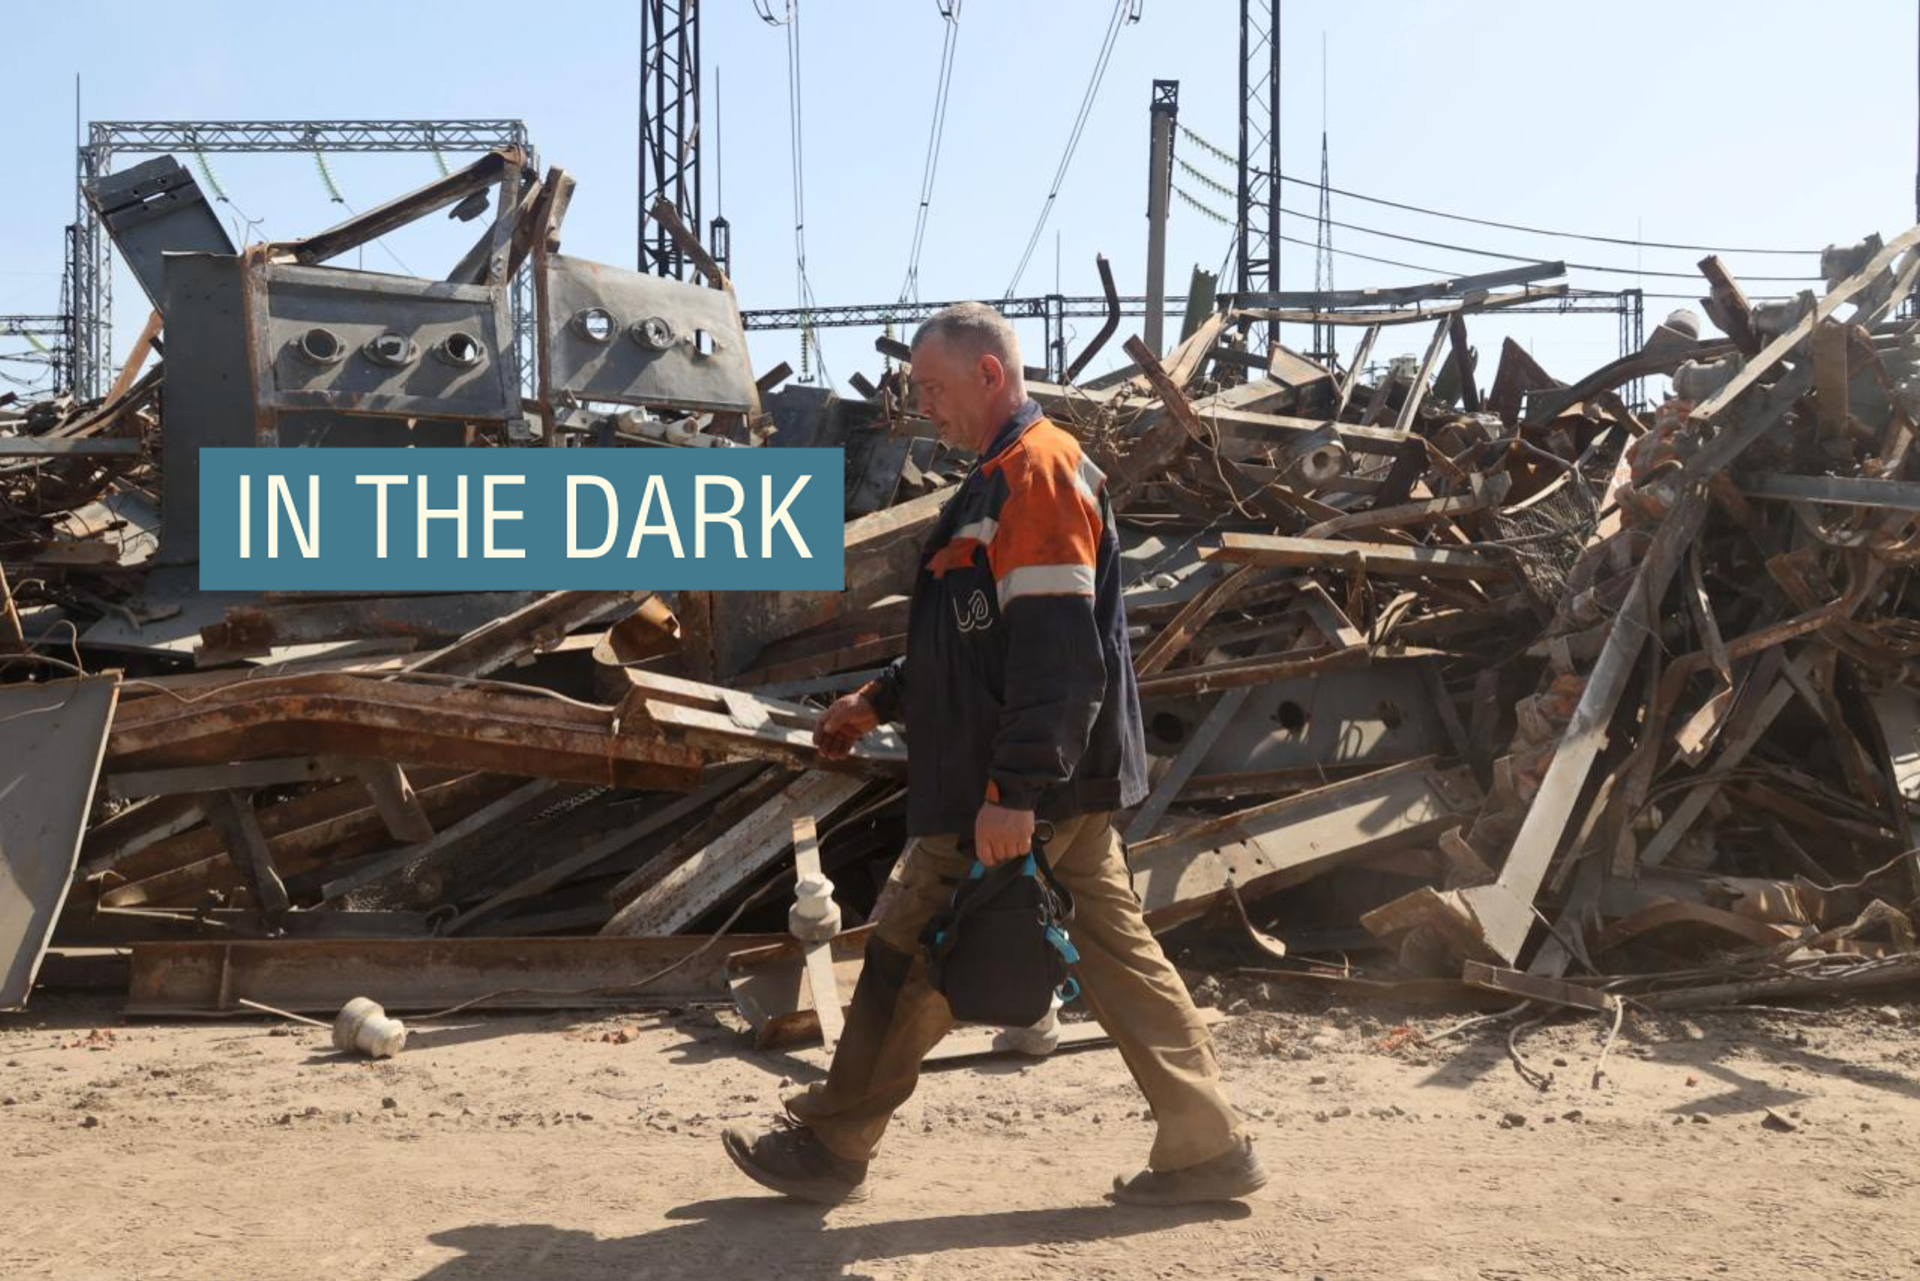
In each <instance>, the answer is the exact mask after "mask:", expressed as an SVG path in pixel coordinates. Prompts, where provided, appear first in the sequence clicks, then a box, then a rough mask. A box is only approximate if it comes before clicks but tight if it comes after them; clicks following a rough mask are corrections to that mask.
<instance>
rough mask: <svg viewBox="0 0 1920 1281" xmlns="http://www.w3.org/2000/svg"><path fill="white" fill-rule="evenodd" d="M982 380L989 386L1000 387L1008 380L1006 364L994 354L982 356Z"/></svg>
mask: <svg viewBox="0 0 1920 1281" xmlns="http://www.w3.org/2000/svg"><path fill="white" fill-rule="evenodd" d="M980 381H981V382H983V383H985V384H986V385H987V387H989V388H998V387H1000V386H1001V385H1002V384H1003V383H1005V382H1006V381H1007V370H1006V366H1004V365H1002V364H1001V363H1000V358H999V357H998V356H994V355H985V356H982V357H980Z"/></svg>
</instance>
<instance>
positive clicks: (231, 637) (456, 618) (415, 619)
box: [200, 592, 542, 675]
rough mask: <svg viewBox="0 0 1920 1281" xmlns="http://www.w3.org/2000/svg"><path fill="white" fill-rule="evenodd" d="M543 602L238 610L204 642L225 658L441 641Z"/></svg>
mask: <svg viewBox="0 0 1920 1281" xmlns="http://www.w3.org/2000/svg"><path fill="white" fill-rule="evenodd" d="M541 599H542V596H541V594H540V593H539V592H461V593H457V594H455V595H450V596H439V595H434V596H393V597H386V596H371V597H367V598H365V599H362V600H337V601H317V602H311V603H304V602H303V603H297V604H287V603H277V604H267V605H246V606H236V607H235V608H232V609H229V610H228V611H227V614H226V617H225V618H224V619H222V620H221V621H220V622H218V623H213V624H210V625H208V626H206V627H202V628H201V629H200V643H201V645H202V646H203V647H204V648H206V649H209V650H217V651H219V652H221V653H224V654H264V653H266V652H267V651H268V650H270V649H272V648H273V647H274V646H276V645H305V644H312V643H316V642H321V641H338V640H388V639H399V640H413V641H429V642H439V641H443V640H448V639H451V638H454V637H465V636H467V635H470V634H471V633H473V632H474V631H475V630H476V629H480V628H484V627H485V626H486V625H487V624H489V623H493V622H497V621H499V620H501V619H502V618H504V617H511V616H513V615H514V614H515V613H516V611H520V610H524V609H526V608H527V607H528V606H530V605H533V604H535V603H537V602H539V601H540V600H541ZM461 674H462V675H472V674H473V673H461Z"/></svg>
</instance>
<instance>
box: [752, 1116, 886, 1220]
mask: <svg viewBox="0 0 1920 1281" xmlns="http://www.w3.org/2000/svg"><path fill="white" fill-rule="evenodd" d="M720 1143H721V1146H722V1147H724V1148H726V1150H727V1155H728V1156H730V1157H732V1158H733V1163H734V1164H735V1165H737V1166H739V1167H740V1169H741V1170H742V1171H743V1172H744V1173H745V1174H746V1176H747V1177H748V1178H750V1179H752V1180H753V1181H754V1182H755V1183H758V1184H760V1185H761V1186H763V1187H769V1188H772V1189H773V1190H774V1191H775V1192H784V1193H785V1194H786V1195H788V1196H790V1197H795V1198H797V1199H799V1200H801V1201H812V1202H813V1203H814V1204H816V1205H842V1204H845V1203H847V1202H850V1201H864V1200H866V1199H867V1182H866V1180H867V1163H866V1162H865V1161H848V1160H846V1159H844V1158H842V1157H837V1156H835V1155H834V1154H833V1153H831V1152H829V1151H828V1150H827V1145H826V1144H824V1143H822V1142H821V1141H820V1140H819V1138H818V1137H816V1136H815V1134H814V1132H813V1131H812V1130H809V1129H808V1128H807V1127H805V1126H803V1125H796V1124H794V1123H793V1122H791V1121H788V1120H786V1119H785V1118H784V1117H783V1118H780V1121H779V1124H778V1126H777V1127H776V1128H774V1129H772V1130H769V1131H767V1132H766V1133H765V1134H759V1135H756V1134H752V1133H750V1132H749V1131H747V1130H744V1129H741V1128H740V1127H739V1126H737V1125H734V1126H728V1127H727V1132H726V1133H725V1134H724V1135H722V1136H721V1138H720Z"/></svg>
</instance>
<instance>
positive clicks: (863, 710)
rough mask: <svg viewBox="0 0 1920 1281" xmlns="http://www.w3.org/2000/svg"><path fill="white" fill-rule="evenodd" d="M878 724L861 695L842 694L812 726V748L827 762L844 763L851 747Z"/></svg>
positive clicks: (864, 696)
mask: <svg viewBox="0 0 1920 1281" xmlns="http://www.w3.org/2000/svg"><path fill="white" fill-rule="evenodd" d="M879 724H880V714H879V713H878V712H876V711H874V710H873V704H872V703H870V702H868V701H867V696H866V695H865V694H845V695H842V696H841V697H840V698H837V699H835V700H834V703H833V706H831V707H829V708H828V709H827V710H826V711H824V712H822V713H820V719H819V720H817V721H815V722H814V723H813V745H814V746H815V747H817V748H819V749H820V755H822V756H824V757H826V758H827V759H828V760H830V761H838V760H845V759H846V757H847V754H848V753H850V752H852V751H853V745H854V744H855V743H858V742H859V741H860V740H861V739H862V738H865V737H866V736H867V734H868V733H870V732H871V731H872V730H874V729H875V728H877V727H878V726H879Z"/></svg>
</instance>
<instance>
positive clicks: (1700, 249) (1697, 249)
mask: <svg viewBox="0 0 1920 1281" xmlns="http://www.w3.org/2000/svg"><path fill="white" fill-rule="evenodd" d="M1180 131H1181V132H1182V133H1184V134H1186V135H1187V137H1188V138H1189V139H1190V140H1192V142H1193V143H1194V145H1196V146H1198V147H1199V148H1200V149H1201V150H1203V151H1206V152H1208V153H1209V154H1211V155H1213V156H1216V157H1218V158H1219V159H1220V160H1221V161H1223V162H1225V163H1226V164H1230V165H1231V164H1237V163H1238V162H1237V161H1236V160H1235V159H1234V157H1233V156H1231V155H1229V154H1228V153H1227V152H1225V151H1223V150H1221V149H1220V148H1219V147H1216V146H1214V145H1213V144H1212V143H1211V142H1208V141H1207V140H1206V139H1205V138H1202V137H1201V136H1200V135H1199V134H1197V133H1195V132H1194V131H1193V130H1192V129H1191V128H1190V127H1189V126H1187V125H1185V124H1182V125H1181V126H1180ZM1280 181H1282V182H1290V183H1293V184H1294V185H1296V186H1301V187H1312V188H1314V189H1316V190H1318V188H1319V186H1320V184H1319V183H1317V182H1313V181H1310V180H1308V179H1306V178H1296V177H1295V176H1294V175H1292V174H1287V173H1283V174H1281V175H1280ZM1327 190H1329V191H1330V192H1332V193H1333V194H1334V195H1337V196H1345V197H1347V198H1348V199H1350V200H1364V201H1365V202H1367V203H1368V204H1373V205H1385V206H1387V207H1388V208H1390V209H1403V210H1405V211H1407V212H1408V213H1417V214H1425V215H1427V216H1428V217H1431V218H1445V219H1448V220H1449V221H1452V222H1467V223H1472V224H1474V225H1475V226H1479V227H1496V228H1499V229H1500V230H1502V231H1520V232H1525V233H1527V234H1528V235H1534V236H1553V237H1557V238H1559V239H1562V240H1587V241H1592V242H1593V243H1595V244H1602V245H1624V246H1627V247H1629V248H1638V249H1677V250H1683V251H1685V252H1688V253H1707V254H1715V253H1717V254H1776V255H1782V256H1789V257H1792V256H1803V257H1818V256H1819V254H1820V253H1821V251H1820V250H1818V249H1753V248H1729V247H1725V246H1719V247H1716V246H1713V245H1688V244H1680V243H1676V242H1674V241H1667V240H1637V239H1633V238H1630V237H1626V236H1596V235H1591V234H1588V233H1586V232H1579V231H1554V230H1550V229H1548V228H1545V227H1529V226H1526V225H1524V224H1522V223H1517V222H1500V221H1497V220H1495V219H1492V218H1475V217H1472V216H1470V215H1468V214H1456V213H1446V212H1443V211H1442V210H1439V209H1429V208H1427V207H1426V206H1424V205H1414V204H1407V203H1405V202H1403V201H1399V200H1388V199H1386V198H1385V197H1384V196H1369V195H1364V194H1362V193H1360V192H1358V191H1348V190H1346V189H1344V188H1341V187H1329V188H1328V189H1327Z"/></svg>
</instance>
